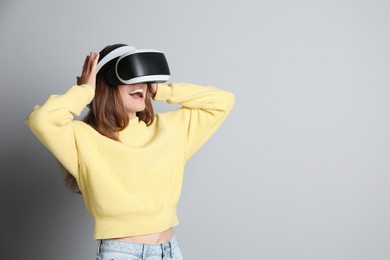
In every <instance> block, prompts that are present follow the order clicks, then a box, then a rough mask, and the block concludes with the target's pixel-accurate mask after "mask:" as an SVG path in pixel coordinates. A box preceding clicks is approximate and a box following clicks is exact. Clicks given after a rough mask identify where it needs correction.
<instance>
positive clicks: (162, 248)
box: [160, 243, 165, 258]
mask: <svg viewBox="0 0 390 260" xmlns="http://www.w3.org/2000/svg"><path fill="white" fill-rule="evenodd" d="M160 246H161V252H162V258H164V256H165V245H164V243H161V244H160Z"/></svg>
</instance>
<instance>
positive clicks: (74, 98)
mask: <svg viewBox="0 0 390 260" xmlns="http://www.w3.org/2000/svg"><path fill="white" fill-rule="evenodd" d="M93 96H94V90H93V88H92V87H91V86H89V85H81V86H78V85H75V86H72V87H71V88H69V89H68V90H67V91H66V92H65V93H64V94H62V95H52V96H50V97H49V98H48V99H47V100H46V102H45V103H44V104H42V105H38V106H35V108H34V109H33V111H32V112H31V113H30V114H29V115H28V116H27V118H26V123H27V125H28V126H29V127H30V128H31V130H32V132H33V133H34V134H35V135H36V136H37V137H38V139H39V140H40V141H41V142H42V143H43V144H44V145H45V146H46V147H47V148H48V149H49V150H50V151H51V152H52V153H53V155H54V156H55V157H56V158H57V159H58V160H59V161H60V163H61V164H62V165H63V166H64V167H65V168H66V169H67V170H68V171H69V172H70V173H71V174H72V175H73V176H75V177H76V179H77V178H78V156H77V147H76V143H75V136H74V131H73V127H74V126H73V124H72V121H73V119H74V116H79V115H80V113H81V111H82V110H83V109H84V108H85V107H86V105H87V104H89V102H91V100H92V99H93Z"/></svg>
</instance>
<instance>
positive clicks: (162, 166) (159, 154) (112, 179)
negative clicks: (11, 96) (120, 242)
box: [26, 83, 234, 239]
mask: <svg viewBox="0 0 390 260" xmlns="http://www.w3.org/2000/svg"><path fill="white" fill-rule="evenodd" d="M93 97H94V90H93V88H92V87H91V86H89V85H81V86H77V85H76V86H72V87H71V88H69V90H68V91H67V92H66V93H64V94H62V95H52V96H50V97H49V98H48V100H47V101H46V102H45V103H44V104H43V105H41V106H36V107H35V108H34V110H33V111H32V112H31V113H30V115H29V116H28V117H27V119H26V123H27V124H28V125H29V127H30V128H31V129H32V131H33V132H34V134H35V135H36V136H37V137H38V138H39V140H40V141H41V142H42V143H43V144H44V145H45V146H46V147H47V148H48V149H49V150H50V151H51V152H52V153H53V154H54V156H55V157H56V158H57V159H58V160H59V161H60V162H61V163H62V164H63V165H64V166H65V167H66V168H67V169H68V171H69V172H70V173H71V174H72V175H73V176H74V177H75V178H76V180H77V183H78V185H79V187H80V190H81V192H82V194H83V199H84V203H85V206H86V208H87V210H88V212H89V213H90V214H91V215H92V216H93V218H94V222H95V232H94V233H95V234H94V238H95V239H104V238H113V237H124V236H135V235H145V234H150V233H156V232H161V231H163V230H166V229H168V228H170V227H173V226H175V225H177V224H178V219H177V215H176V207H177V203H178V201H179V197H180V192H181V187H182V179H183V169H184V166H185V163H186V162H187V160H188V159H189V158H190V157H191V156H192V155H193V154H194V153H195V152H196V151H197V150H198V149H199V148H200V147H201V146H202V145H203V144H204V143H205V142H206V140H207V139H208V138H209V137H210V136H211V135H212V134H213V133H214V132H215V130H216V129H217V128H218V127H219V126H220V125H221V123H222V121H223V120H224V119H225V118H226V116H227V114H228V113H229V111H230V110H231V108H232V106H233V104H234V96H233V94H231V93H229V92H226V91H222V90H219V89H216V88H214V87H202V86H198V85H194V84H188V83H172V84H169V85H163V84H159V85H158V89H157V93H156V96H155V99H156V100H165V101H166V102H168V103H170V104H174V103H177V104H180V105H181V108H179V109H177V110H174V111H170V112H164V113H160V114H157V115H156V117H155V120H154V122H153V124H151V125H149V126H147V125H146V124H145V123H144V122H143V121H139V120H138V118H135V119H132V120H130V122H129V124H128V125H127V127H126V128H125V129H124V130H122V131H121V132H120V133H119V139H120V142H118V141H114V140H112V139H109V138H107V137H105V136H103V135H101V134H99V133H98V132H97V131H96V130H94V129H93V128H92V127H91V126H89V125H87V124H85V123H84V122H82V121H80V120H76V119H74V116H75V115H76V116H78V115H80V113H81V111H82V110H83V109H84V108H85V107H86V105H87V104H89V103H90V101H91V100H92V99H93Z"/></svg>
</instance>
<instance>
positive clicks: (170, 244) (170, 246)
mask: <svg viewBox="0 0 390 260" xmlns="http://www.w3.org/2000/svg"><path fill="white" fill-rule="evenodd" d="M168 243H169V248H170V249H171V258H172V259H173V248H172V243H171V240H169V241H168Z"/></svg>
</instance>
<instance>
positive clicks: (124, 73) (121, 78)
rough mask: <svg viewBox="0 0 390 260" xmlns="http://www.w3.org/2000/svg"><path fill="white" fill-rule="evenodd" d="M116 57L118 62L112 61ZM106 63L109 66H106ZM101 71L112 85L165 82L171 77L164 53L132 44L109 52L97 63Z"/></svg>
mask: <svg viewBox="0 0 390 260" xmlns="http://www.w3.org/2000/svg"><path fill="white" fill-rule="evenodd" d="M114 59H117V60H116V62H114V63H110V61H113V60H114ZM108 63H109V64H108ZM105 65H107V66H109V67H107V66H106V67H107V68H104V67H105ZM103 68H104V69H103ZM103 70H104V71H105V72H103ZM99 71H101V72H103V73H104V77H105V79H106V80H107V83H108V84H110V85H121V84H136V83H141V82H153V83H156V82H165V81H168V80H169V78H170V71H169V67H168V62H167V60H166V58H165V56H164V53H162V52H161V51H158V50H151V49H136V48H134V47H132V46H122V47H119V48H116V49H114V50H112V51H111V52H109V53H108V54H107V55H106V56H104V57H103V58H102V59H101V60H100V61H99V63H98V64H97V72H96V73H99Z"/></svg>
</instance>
